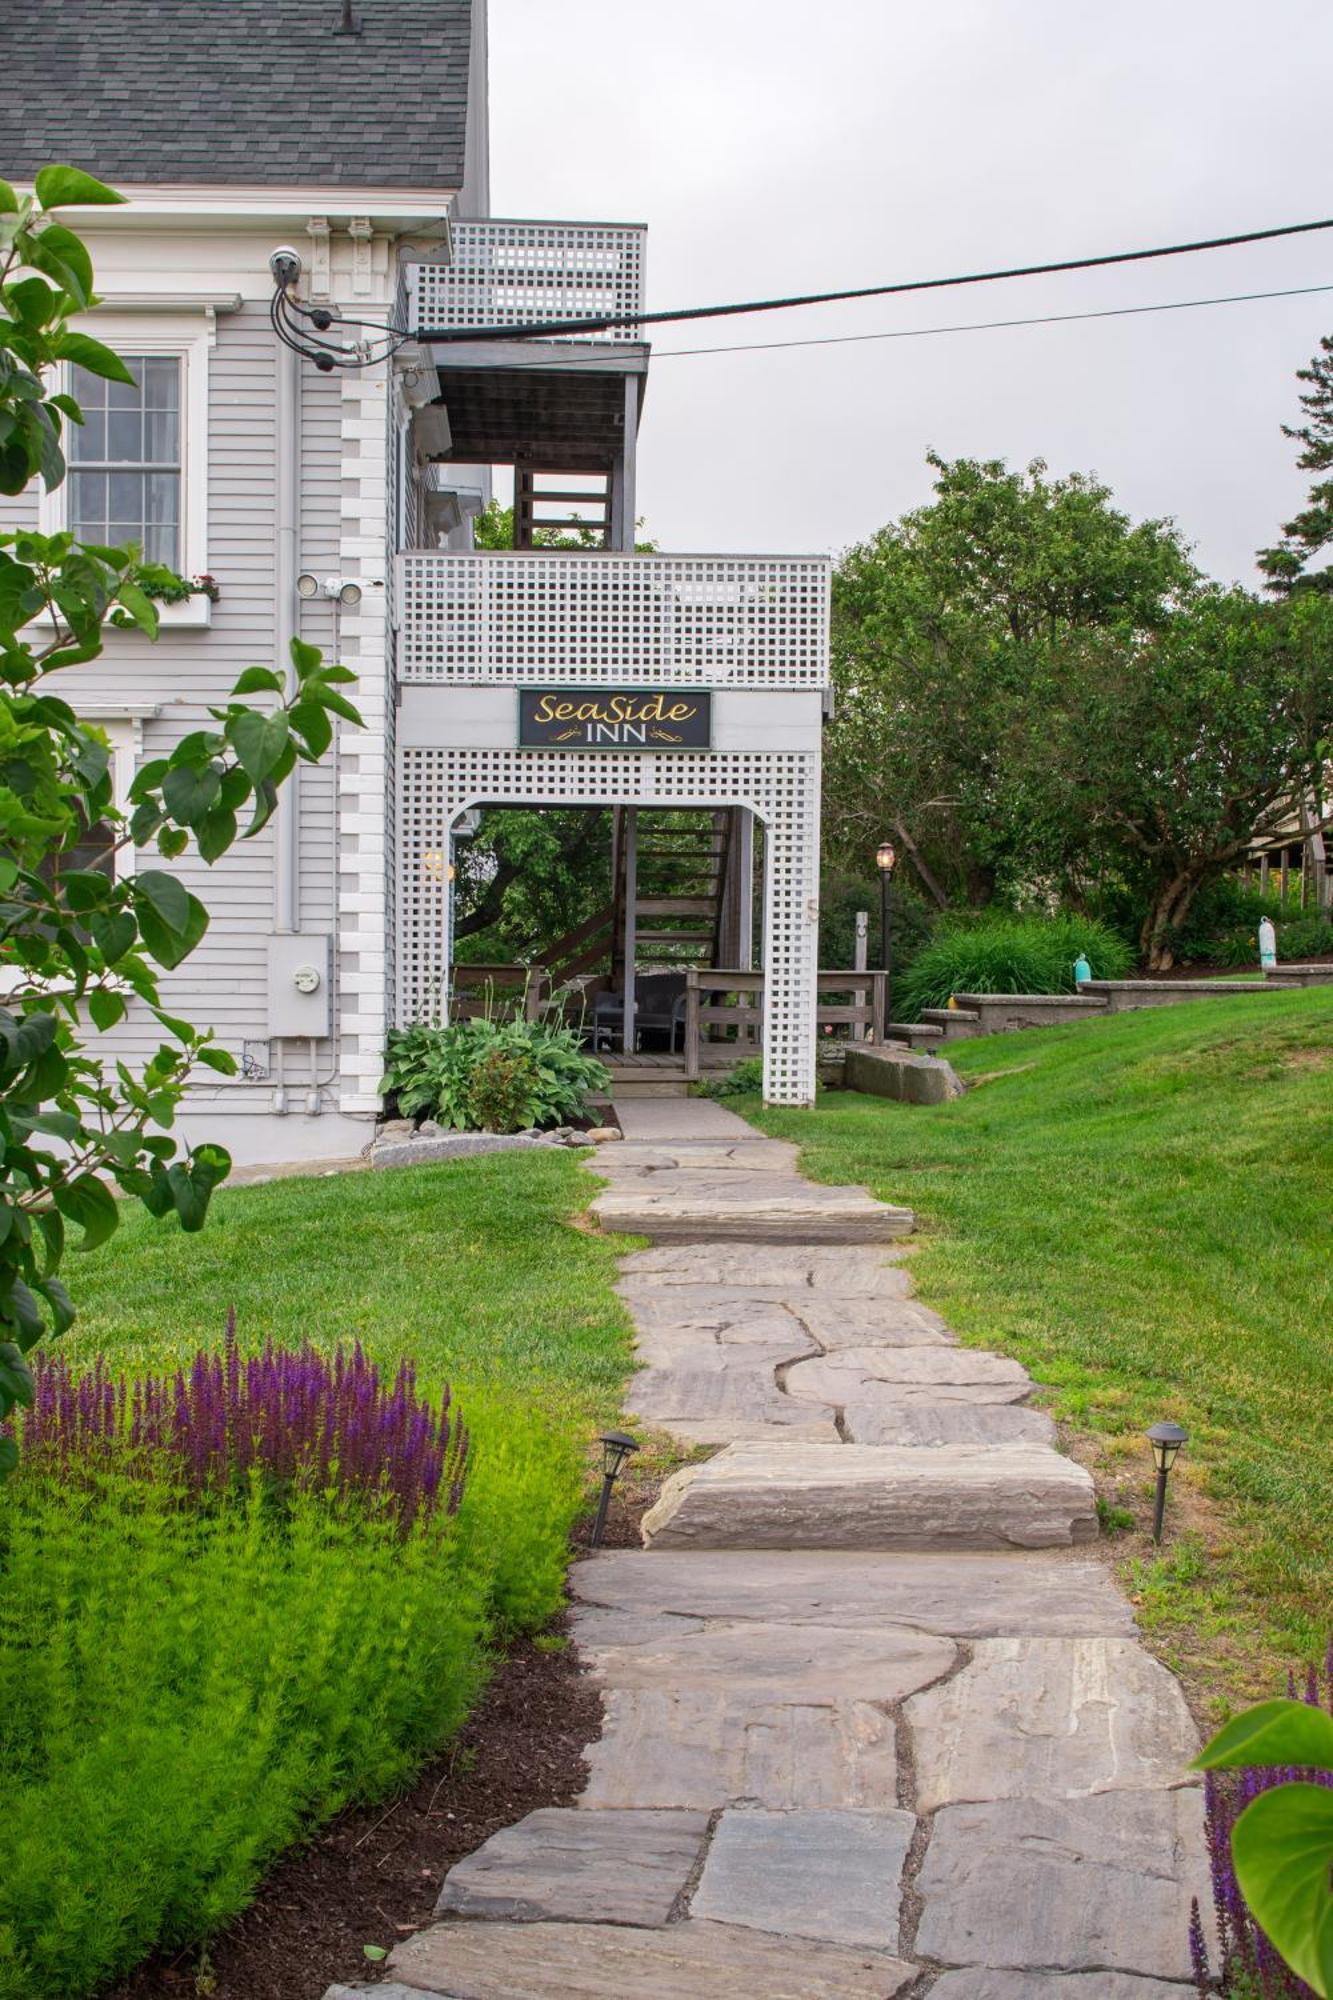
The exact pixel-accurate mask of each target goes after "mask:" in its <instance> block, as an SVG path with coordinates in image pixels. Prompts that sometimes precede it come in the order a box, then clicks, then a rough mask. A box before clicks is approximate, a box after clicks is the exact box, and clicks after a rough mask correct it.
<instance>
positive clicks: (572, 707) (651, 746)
mask: <svg viewBox="0 0 1333 2000" xmlns="http://www.w3.org/2000/svg"><path fill="white" fill-rule="evenodd" d="M712 740H713V697H712V694H711V692H709V691H707V690H703V691H701V690H699V689H697V688H689V689H685V688H520V689H519V695H518V747H519V749H520V750H707V749H709V748H710V747H711V744H712Z"/></svg>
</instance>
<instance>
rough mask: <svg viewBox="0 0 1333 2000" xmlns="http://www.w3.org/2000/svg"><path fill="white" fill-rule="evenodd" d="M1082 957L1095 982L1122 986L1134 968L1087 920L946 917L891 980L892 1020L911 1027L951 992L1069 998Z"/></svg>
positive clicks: (1112, 935)
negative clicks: (909, 1023) (1112, 981)
mask: <svg viewBox="0 0 1333 2000" xmlns="http://www.w3.org/2000/svg"><path fill="white" fill-rule="evenodd" d="M1080 953H1082V954H1083V955H1084V956H1085V957H1086V958H1087V960H1088V963H1089V964H1090V965H1091V967H1092V972H1093V977H1094V978H1095V979H1123V978H1124V977H1125V975H1126V974H1127V973H1128V972H1129V970H1130V968H1131V966H1132V964H1133V953H1132V952H1131V950H1130V948H1129V946H1128V945H1127V944H1126V943H1125V941H1124V939H1123V938H1122V937H1121V936H1119V934H1118V933H1117V932H1115V931H1113V930H1112V929H1111V928H1110V926H1109V925H1107V924H1103V923H1099V922H1098V921H1097V920H1096V919H1095V918H1092V917H1078V916H1058V917H1016V916H1003V915H993V914H989V913H988V914H987V915H985V916H983V917H977V918H970V917H961V916H952V917H946V918H943V919H942V920H941V922H940V924H939V925H938V926H937V928H936V931H935V935H934V937H933V938H932V939H931V941H930V943H929V944H928V945H925V946H923V948H922V949H921V951H920V952H918V954H917V956H916V958H915V959H914V960H913V961H912V964H911V965H910V966H909V967H908V969H907V971H906V972H905V973H904V974H903V976H902V978H901V979H899V980H896V981H895V983H894V1002H893V1011H894V1015H895V1017H896V1018H897V1019H899V1020H905V1021H915V1020H917V1019H919V1018H920V1016H921V1013H922V1012H923V1010H924V1009H925V1008H927V1007H944V1006H947V1004H948V1002H949V999H950V996H951V995H952V994H955V993H1072V992H1073V991H1074V986H1075V980H1074V960H1075V959H1076V958H1077V957H1078V956H1079V954H1080Z"/></svg>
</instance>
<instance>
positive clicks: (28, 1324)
mask: <svg viewBox="0 0 1333 2000" xmlns="http://www.w3.org/2000/svg"><path fill="white" fill-rule="evenodd" d="M0 1321H3V1322H4V1323H5V1324H6V1325H8V1326H12V1327H13V1328H14V1329H15V1331H16V1332H17V1334H18V1344H19V1346H20V1347H21V1348H22V1349H23V1352H24V1353H25V1354H26V1353H27V1351H28V1349H29V1348H30V1347H32V1346H34V1345H35V1344H36V1342H37V1341H39V1340H40V1339H41V1337H42V1335H43V1334H44V1333H45V1332H46V1321H45V1320H44V1319H43V1318H42V1313H41V1307H40V1306H39V1305H38V1303H37V1301H36V1299H35V1298H34V1297H33V1295H32V1293H31V1292H30V1291H29V1290H28V1287H27V1286H26V1285H25V1284H24V1282H23V1280H22V1278H15V1279H13V1280H12V1281H11V1283H10V1287H9V1291H8V1292H7V1293H6V1295H5V1296H4V1297H3V1298H0Z"/></svg>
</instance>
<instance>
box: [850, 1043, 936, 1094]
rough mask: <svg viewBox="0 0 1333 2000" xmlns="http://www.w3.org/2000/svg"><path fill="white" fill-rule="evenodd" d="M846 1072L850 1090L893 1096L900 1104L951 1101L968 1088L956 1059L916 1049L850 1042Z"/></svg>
mask: <svg viewBox="0 0 1333 2000" xmlns="http://www.w3.org/2000/svg"><path fill="white" fill-rule="evenodd" d="M842 1074H843V1084H844V1087H845V1088H846V1089H847V1090H861V1091H864V1092H865V1093H866V1095H867V1096H869V1097H891V1098H894V1099H895V1100H896V1101H897V1102H898V1103H899V1104H947V1103H948V1102H949V1100H950V1098H954V1097H961V1096H962V1095H963V1090H964V1085H963V1080H962V1078H961V1077H960V1076H959V1074H958V1072H957V1071H956V1070H955V1069H954V1067H953V1065H952V1063H947V1062H945V1061H944V1059H943V1057H942V1056H930V1055H924V1054H922V1053H920V1052H919V1051H917V1050H915V1049H894V1048H888V1047H883V1048H865V1047H863V1046H862V1045H861V1044H860V1043H859V1042H849V1043H848V1044H847V1050H846V1054H845V1057H844V1060H843V1072H842Z"/></svg>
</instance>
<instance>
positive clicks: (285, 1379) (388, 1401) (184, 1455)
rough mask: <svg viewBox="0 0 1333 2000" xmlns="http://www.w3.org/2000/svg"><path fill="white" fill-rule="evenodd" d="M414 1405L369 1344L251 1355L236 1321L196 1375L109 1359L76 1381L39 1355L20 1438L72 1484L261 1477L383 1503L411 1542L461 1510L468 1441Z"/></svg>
mask: <svg viewBox="0 0 1333 2000" xmlns="http://www.w3.org/2000/svg"><path fill="white" fill-rule="evenodd" d="M449 1404H450V1397H449V1391H448V1389H447V1388H446V1389H445V1391H444V1394H443V1396H442V1397H441V1399H440V1405H439V1409H438V1410H435V1409H432V1407H431V1405H430V1403H429V1402H428V1401H427V1400H426V1399H425V1398H424V1397H421V1396H419V1395H418V1394H417V1388H416V1375H415V1371H414V1369H413V1367H412V1365H411V1363H410V1362H406V1361H405V1362H403V1364H402V1365H401V1367H400V1368H399V1370H398V1373H397V1375H396V1376H395V1377H394V1379H393V1381H392V1383H387V1382H385V1381H383V1380H382V1379H381V1376H380V1371H379V1369H378V1368H377V1367H376V1366H375V1364H374V1362H372V1361H370V1360H369V1359H368V1358H367V1356H366V1354H365V1353H364V1351H363V1349H362V1347H361V1344H360V1342H359V1341H358V1342H357V1344H356V1346H355V1347H354V1348H353V1349H352V1350H351V1353H350V1354H349V1353H348V1352H347V1350H346V1349H345V1348H343V1347H341V1346H340V1347H338V1348H336V1349H335V1350H334V1354H333V1358H332V1360H331V1361H330V1360H326V1359H325V1357H324V1356H323V1355H322V1354H318V1353H316V1351H315V1349H314V1348H313V1347H309V1346H306V1347H299V1348H295V1349H287V1348H275V1347H274V1346H273V1344H272V1342H271V1341H270V1343H269V1344H268V1346H267V1347H265V1349H264V1351H263V1353H262V1354H255V1355H250V1356H248V1357H245V1358H242V1356H241V1354H240V1351H239V1349H238V1348H237V1345H236V1329H235V1321H234V1318H232V1317H230V1316H229V1318H228V1322H227V1341H226V1346H225V1348H224V1350H223V1352H222V1353H221V1354H204V1353H199V1354H196V1356H195V1358H194V1362H193V1365H192V1366H191V1368H190V1372H189V1374H188V1375H187V1374H185V1373H184V1372H178V1373H177V1374H176V1375H175V1376H174V1377H169V1376H166V1375H154V1374H151V1373H150V1374H147V1375H143V1376H140V1377H139V1378H137V1379H136V1380H135V1381H133V1382H131V1383H126V1382H124V1381H114V1380H113V1379H112V1378H111V1377H110V1375H109V1374H108V1373H107V1370H106V1366H105V1363H104V1362H103V1360H102V1357H101V1356H100V1355H99V1356H98V1357H97V1359H96V1361H95V1362H94V1364H93V1366H92V1368H91V1369H90V1370H87V1371H85V1372H84V1373H82V1374H80V1375H75V1373H74V1372H73V1371H72V1370H71V1368H70V1366H69V1363H68V1361H67V1360H66V1359H65V1358H64V1357H63V1356H61V1358H60V1359H59V1360H56V1361H52V1360H50V1359H49V1358H47V1357H45V1356H39V1357H38V1364H37V1368H36V1371H35V1393H34V1397H33V1404H32V1407H31V1409H30V1410H28V1411H27V1412H26V1414H25V1417H24V1420H23V1426H22V1441H23V1448H24V1450H25V1452H30V1453H31V1454H32V1456H33V1462H34V1464H35V1465H36V1466H37V1467H38V1469H40V1470H42V1471H46V1472H56V1473H58V1474H59V1475H60V1476H61V1477H63V1478H66V1479H68V1478H71V1477H77V1476H78V1475H79V1474H80V1473H81V1472H83V1471H86V1470H87V1469H88V1468H89V1467H91V1466H97V1467H105V1466H106V1465H108V1464H124V1465H127V1466H130V1467H133V1468H135V1469H137V1470H139V1471H140V1472H144V1473H147V1474H149V1475H151V1474H152V1473H153V1472H154V1471H155V1470H156V1469H157V1468H159V1467H160V1466H161V1465H162V1463H163V1460H164V1459H165V1460H166V1462H167V1463H168V1465H169V1467H170V1470H171V1472H172V1474H173V1475H174V1476H175V1477H176V1478H177V1479H178V1480H180V1481H181V1482H183V1484H184V1486H185V1487H186V1488H187V1489H188V1490H189V1491H192V1492H194V1493H196V1494H207V1493H220V1492H228V1491H243V1490H244V1489H245V1488H246V1487H247V1486H248V1485H249V1482H250V1479H251V1477H252V1475H253V1474H255V1473H259V1474H261V1475H262V1477H263V1479H264V1481H265V1482H267V1483H269V1484H270V1486H271V1487H273V1488H276V1489H277V1490H279V1491H289V1490H291V1489H293V1488H299V1489H302V1490H308V1491H311V1492H313V1493H316V1494H319V1495H321V1496H323V1497H325V1498H331V1497H333V1496H334V1495H338V1496H339V1497H345V1496H346V1495H348V1494H352V1493H355V1494H360V1495H362V1496H366V1497H370V1498H373V1499H374V1500H376V1501H377V1502H382V1503H383V1505H384V1506H385V1507H386V1508H387V1510H388V1511H389V1513H390V1514H391V1515H392V1517H393V1518H394V1520H395V1521H396V1522H397V1524H398V1527H399V1528H400V1530H402V1531H403V1532H406V1531H407V1530H408V1529H409V1528H410V1527H412V1526H413V1524H414V1523H415V1522H416V1521H417V1520H418V1519H420V1518H426V1517H429V1516H430V1515H431V1514H432V1513H434V1511H435V1510H436V1508H437V1507H440V1506H443V1507H444V1508H446V1509H447V1511H448V1512H449V1513H451V1514H452V1513H454V1512H456V1511H457V1508H458V1503H459V1500H460V1498H461V1495H462V1491H463V1480H464V1476H465V1471H466V1465H467V1452H468V1434H467V1430H466V1428H465V1426H464V1425H463V1423H462V1421H461V1420H460V1419H459V1418H458V1417H457V1416H456V1415H455V1417H454V1418H453V1420H452V1421H451V1419H450V1414H449Z"/></svg>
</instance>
